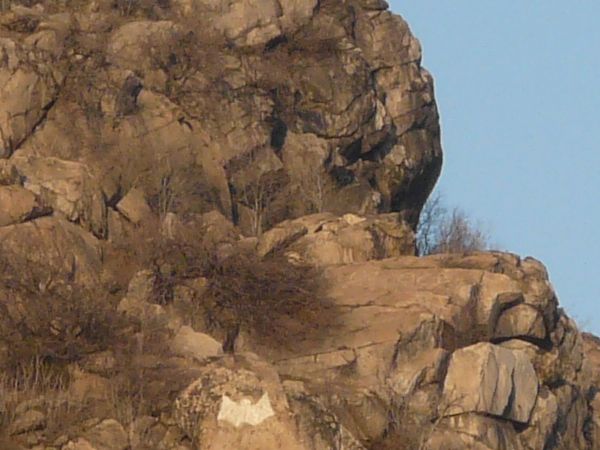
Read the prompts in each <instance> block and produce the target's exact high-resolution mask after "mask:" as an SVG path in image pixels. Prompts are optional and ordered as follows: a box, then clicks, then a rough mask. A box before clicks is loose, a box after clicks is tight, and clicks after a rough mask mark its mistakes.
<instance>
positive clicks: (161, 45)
mask: <svg viewBox="0 0 600 450" xmlns="http://www.w3.org/2000/svg"><path fill="white" fill-rule="evenodd" d="M117 3H118V2H117ZM117 3H115V4H117ZM130 3H131V5H138V3H136V2H130ZM140 4H141V2H140ZM161 5H162V6H161ZM138 6H139V5H138ZM386 7H387V6H386V4H385V2H365V1H358V0H356V1H349V2H338V1H320V2H317V1H316V0H314V1H292V0H290V1H283V2H279V1H272V0H266V1H262V0H260V1H257V0H244V1H237V2H219V1H198V0H194V1H190V0H181V1H173V2H162V3H161V2H158V4H157V5H154V7H153V8H150V9H148V8H146V9H144V8H141V9H135V10H131V9H126V10H125V11H123V9H122V8H121V9H119V8H116V7H115V6H114V5H112V4H111V3H110V2H103V1H101V2H93V3H90V4H89V5H83V6H82V7H79V8H77V9H76V10H74V11H67V12H68V13H69V14H53V13H54V12H56V11H54V10H53V9H51V8H50V7H48V8H44V7H39V6H38V7H36V8H32V9H27V8H22V7H21V8H17V9H15V10H14V11H11V12H10V13H7V14H10V17H8V16H7V17H6V19H5V20H4V28H3V29H5V31H6V33H5V34H4V35H3V37H2V40H1V42H0V48H1V49H2V53H1V54H2V55H4V58H2V59H1V60H0V61H1V64H2V65H1V66H0V80H4V82H3V83H2V85H3V88H2V90H1V91H0V99H2V101H0V156H2V157H5V158H7V157H10V156H11V155H18V156H19V158H20V160H21V161H35V164H36V165H38V166H40V167H41V165H44V164H45V165H46V166H48V167H41V168H40V170H41V171H42V172H44V174H45V173H52V171H56V170H62V172H61V173H64V174H65V176H67V175H68V176H69V177H70V178H69V179H71V180H75V178H73V176H75V174H74V171H75V170H79V171H81V170H82V169H85V174H84V173H80V174H77V177H80V178H81V177H87V178H88V179H89V180H90V181H86V182H85V183H84V184H85V186H84V185H80V186H79V187H75V186H73V187H70V188H69V189H71V190H74V189H79V194H77V195H79V197H81V194H83V189H85V190H86V191H89V190H92V189H96V186H95V183H97V181H96V180H101V181H100V186H99V187H100V188H101V191H102V192H103V194H104V197H105V199H106V200H107V201H108V203H109V204H110V205H111V206H114V205H115V204H116V202H118V201H119V200H120V198H121V197H123V196H124V195H125V194H126V193H127V192H128V191H129V190H130V189H131V188H132V187H136V188H138V189H139V190H140V191H142V192H143V193H144V195H145V196H146V197H147V198H148V199H149V201H150V202H151V203H152V202H154V203H156V202H157V197H158V196H159V195H160V192H161V186H162V188H163V189H164V188H165V186H164V185H162V184H161V183H164V182H166V180H167V179H168V180H169V183H170V185H169V186H168V187H169V189H170V192H172V195H173V197H174V201H172V202H171V204H170V205H169V209H170V210H171V211H172V212H176V213H185V214H188V213H197V212H206V211H209V210H211V209H214V208H217V209H219V210H220V211H221V213H223V214H224V215H225V216H226V217H229V218H230V219H232V220H233V221H234V222H235V223H236V224H240V225H241V226H242V230H243V231H245V232H246V233H248V234H256V233H257V232H259V231H263V230H265V229H267V228H270V227H271V226H273V225H274V224H276V223H277V222H280V221H282V220H284V219H288V218H294V217H299V216H301V215H304V214H307V213H318V212H323V211H329V212H333V213H336V214H343V213H359V214H373V213H389V212H397V213H400V214H401V217H402V218H403V219H404V220H405V221H406V222H407V224H408V225H409V226H411V227H414V226H415V224H416V221H417V217H418V213H419V211H420V209H421V207H422V204H423V202H424V201H425V199H426V197H427V195H428V193H429V191H430V190H431V188H432V186H433V184H434V183H435V181H436V179H437V177H438V174H439V171H440V167H441V159H442V152H441V147H440V133H439V124H438V114H437V109H436V104H435V99H434V94H433V81H432V78H431V77H430V75H429V74H428V73H427V72H426V71H425V70H424V69H423V68H422V67H421V64H420V59H421V50H420V46H419V43H418V41H417V40H416V39H415V38H414V37H413V36H412V34H411V32H410V30H409V28H408V26H407V24H406V23H405V22H404V21H403V20H402V19H401V18H400V17H399V16H396V15H393V14H392V13H391V12H389V11H387V10H386ZM115 8H116V9H115ZM131 8H133V6H131ZM54 9H56V8H54ZM126 13H128V15H127V14H126ZM124 15H125V17H123V16H124ZM22 23H27V26H28V27H29V28H25V29H23V27H24V25H23V24H22ZM19 24H21V25H19ZM33 157H35V160H33V159H31V158H33ZM75 163H77V164H79V165H78V166H75V165H74V164H75ZM27 164H28V165H23V164H22V168H23V171H24V173H25V174H28V173H29V172H30V167H31V164H33V163H31V162H30V163H27ZM67 168H68V170H70V171H71V172H72V173H73V176H71V174H70V173H69V174H68V173H67V172H65V170H66V169H67ZM42 172H40V174H42ZM44 176H45V175H44ZM61 176H62V175H61ZM32 180H33V181H32V183H35V186H38V185H39V183H40V181H41V182H43V179H42V180H40V179H39V177H33V178H32ZM92 180H94V181H92ZM46 184H48V182H46ZM134 185H135V186H134ZM32 186H33V184H32ZM46 187H48V189H49V191H50V192H54V193H56V196H57V197H56V199H55V200H54V202H56V201H61V202H62V203H61V206H59V208H58V209H59V210H64V209H69V211H67V216H69V217H70V218H75V217H79V216H80V215H81V213H82V211H81V208H84V207H85V208H92V210H90V212H89V213H88V215H91V217H90V218H89V219H88V218H87V217H86V220H89V222H90V227H91V228H92V229H93V230H94V233H95V234H96V235H99V236H101V237H102V236H106V235H108V234H109V233H110V231H109V230H106V227H107V223H106V220H107V219H106V215H107V213H106V212H103V211H102V209H101V205H95V204H94V203H95V202H97V200H96V199H95V198H94V199H92V200H90V203H89V205H86V206H81V205H80V204H76V203H77V202H78V201H79V199H78V198H75V197H74V195H75V194H72V195H71V194H68V195H66V194H67V193H66V192H65V191H64V189H66V187H67V186H65V188H60V187H58V186H56V183H54V185H53V186H46ZM57 189H59V191H57ZM60 189H62V191H61V190H60ZM90 193H91V191H90ZM69 195H70V197H69ZM86 195H87V194H86ZM91 195H94V196H95V195H96V194H95V193H91ZM65 202H70V203H71V204H66V203H65ZM257 209H259V210H260V211H258V212H257ZM257 213H259V214H260V216H261V217H260V222H261V223H260V224H257V223H253V218H254V216H255V215H256V214H257ZM74 220H75V219H74Z"/></svg>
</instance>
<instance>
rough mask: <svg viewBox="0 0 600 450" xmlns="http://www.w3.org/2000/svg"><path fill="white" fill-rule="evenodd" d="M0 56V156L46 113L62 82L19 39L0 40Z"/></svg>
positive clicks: (9, 152)
mask: <svg viewBox="0 0 600 450" xmlns="http://www.w3.org/2000/svg"><path fill="white" fill-rule="evenodd" d="M0 55H3V57H2V58H0V86H2V87H1V88H0V158H6V157H8V156H10V155H11V154H12V153H13V152H14V151H15V150H16V149H17V148H19V146H20V145H22V143H23V142H24V141H25V140H26V139H27V138H28V137H29V136H30V135H31V133H32V132H33V130H34V128H35V127H36V125H37V124H38V123H39V122H40V121H41V120H42V119H43V118H44V116H45V115H46V114H47V108H48V106H49V105H51V104H52V103H53V102H54V100H55V98H56V95H57V93H58V84H59V82H57V80H56V79H55V77H54V75H55V74H53V73H52V70H51V69H50V67H49V65H47V64H44V61H40V60H36V59H35V58H31V55H29V54H28V53H27V51H26V50H25V49H23V48H22V46H21V45H20V44H19V43H18V42H15V41H13V40H11V39H8V38H2V39H0ZM56 75H58V73H56Z"/></svg>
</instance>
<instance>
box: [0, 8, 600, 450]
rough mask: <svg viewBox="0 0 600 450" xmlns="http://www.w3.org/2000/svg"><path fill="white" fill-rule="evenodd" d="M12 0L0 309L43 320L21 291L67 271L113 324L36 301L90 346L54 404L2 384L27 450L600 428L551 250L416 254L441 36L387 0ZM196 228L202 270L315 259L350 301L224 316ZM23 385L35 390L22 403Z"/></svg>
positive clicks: (5, 48)
mask: <svg viewBox="0 0 600 450" xmlns="http://www.w3.org/2000/svg"><path fill="white" fill-rule="evenodd" d="M7 3H11V5H10V7H6V4H7ZM17 3H19V2H16V1H13V2H3V4H2V7H1V10H0V158H2V159H1V160H0V252H2V256H3V257H4V258H5V261H4V263H6V273H4V274H3V275H4V278H3V281H6V282H5V283H4V282H3V284H2V286H0V294H1V300H2V302H0V303H2V305H1V306H2V308H3V311H6V318H8V319H11V320H12V321H13V322H15V323H17V325H18V326H19V327H21V328H23V330H22V331H23V335H24V336H26V335H27V330H26V329H25V328H26V327H24V325H23V324H26V323H27V319H28V318H29V317H28V311H27V310H26V307H25V305H29V303H33V302H29V303H27V302H24V301H23V299H24V298H26V297H24V295H25V294H27V293H32V294H35V295H32V297H31V298H33V299H36V298H42V297H41V296H43V294H44V293H45V292H49V291H48V289H51V288H53V287H55V286H59V285H60V286H61V287H64V288H65V289H66V291H65V292H67V291H68V292H69V293H70V296H69V299H71V301H77V299H79V293H83V290H81V291H79V290H78V289H79V288H80V287H85V288H86V289H90V290H91V292H92V297H93V298H94V299H96V297H97V298H99V299H101V301H102V302H103V304H102V305H101V306H102V308H105V307H106V310H107V311H109V312H110V313H111V314H114V317H113V316H111V317H110V319H111V320H108V323H99V322H101V320H104V319H105V317H104V316H101V315H100V314H98V315H93V316H92V318H91V319H90V320H88V321H87V322H86V323H85V324H84V325H85V327H82V326H80V324H79V323H77V324H66V325H68V326H63V325H64V324H62V323H59V324H58V325H61V326H60V327H57V326H55V325H56V324H54V325H53V321H52V320H46V319H48V318H47V317H39V314H38V315H37V316H35V318H36V320H37V319H40V320H39V322H40V328H39V330H38V329H36V332H38V331H39V333H40V334H42V335H47V336H49V337H48V339H51V340H52V343H54V344H56V343H58V344H68V342H62V341H65V340H67V339H73V342H78V341H77V338H79V337H81V336H84V337H86V339H88V340H89V343H88V344H89V351H88V350H87V349H86V351H87V353H86V354H84V355H80V354H78V353H77V351H74V352H71V351H68V352H66V353H64V354H61V355H56V354H52V353H49V352H47V351H46V352H45V353H44V352H42V353H41V354H40V355H38V356H39V358H40V359H39V361H38V363H40V362H43V363H47V362H52V361H54V360H55V359H56V358H59V359H60V358H63V359H61V360H60V361H59V362H58V363H56V361H54V363H56V365H57V367H59V368H60V370H59V375H60V374H62V373H63V372H61V370H62V371H65V367H68V371H69V374H70V378H69V380H68V382H67V381H64V380H62V378H60V379H59V381H60V382H56V383H54V384H52V383H50V384H51V388H49V392H48V398H43V397H42V396H40V395H38V392H37V391H36V389H37V385H36V386H34V387H29V388H28V389H25V388H22V386H24V385H22V384H21V385H19V384H16V385H15V384H13V385H5V384H2V389H4V390H3V391H2V394H3V395H2V399H0V415H2V418H1V419H2V420H0V436H1V435H2V434H3V433H4V432H5V431H6V430H9V429H10V425H11V424H8V423H6V424H5V419H6V420H7V421H10V420H12V421H13V423H12V427H13V431H14V430H17V429H18V430H19V431H18V432H17V433H16V434H15V436H17V437H18V443H16V444H14V446H16V447H15V448H31V449H41V448H45V449H53V450H58V449H61V450H63V449H70V450H76V449H78V450H109V449H110V450H113V449H114V450H125V449H128V448H131V449H132V450H148V449H160V450H190V449H191V448H195V447H197V446H201V448H212V449H219V450H221V449H224V450H225V449H232V450H233V449H236V450H238V449H239V450H244V449H248V450H250V449H256V448H261V449H272V448H275V449H276V448H285V449H292V450H293V449H307V450H308V449H311V450H325V449H333V448H335V449H346V450H348V449H351V450H364V449H372V448H373V449H374V448H376V445H377V443H380V442H382V441H385V440H386V439H391V438H393V436H394V435H395V434H397V435H399V436H402V439H404V440H403V441H401V444H402V445H405V446H406V445H408V444H407V442H411V443H412V442H415V443H416V444H415V448H419V449H420V450H422V449H423V448H428V449H431V450H442V449H444V450H448V449H464V448H470V449H482V450H483V449H487V450H491V449H502V450H520V449H528V450H540V449H544V450H555V449H560V448H568V449H573V450H594V449H597V448H600V400H599V395H598V391H599V390H600V376H598V373H600V344H599V341H598V340H597V338H594V337H592V336H589V335H584V334H582V333H580V331H579V330H578V328H577V326H576V324H575V323H574V322H573V320H571V319H570V318H569V317H568V316H567V315H566V313H565V312H564V311H562V310H561V309H559V308H558V300H557V298H556V295H555V293H554V290H553V289H552V286H551V284H550V282H549V280H548V274H547V272H546V269H545V268H544V266H543V265H542V264H541V263H540V262H538V261H536V260H534V259H532V258H525V259H520V258H519V257H517V256H515V255H511V254H506V253H497V252H489V253H474V254H464V255H463V254H453V255H436V256H429V257H424V258H417V257H414V256H409V255H413V254H414V228H415V226H416V224H417V220H418V215H419V212H420V210H421V208H422V205H423V203H424V201H425V199H426V198H427V196H428V195H429V192H430V191H431V189H432V187H433V185H434V183H435V181H436V179H437V177H438V175H439V172H440V168H441V160H442V152H441V147H440V131H439V124H438V113H437V107H436V104H435V99H434V94H433V81H432V78H431V76H430V75H429V73H427V71H426V70H424V69H423V68H422V66H421V49H420V45H419V43H418V41H417V40H416V39H415V38H414V37H413V36H412V34H411V32H410V30H409V28H408V25H407V24H406V23H405V22H404V20H403V19H402V18H400V17H399V16H396V15H393V14H392V13H390V12H389V11H388V10H387V8H388V6H387V4H386V2H385V1H383V0H347V1H343V2H340V1H335V0H321V1H317V0H304V1H301V0H239V1H218V0H172V1H170V2H169V1H162V0H161V1H157V2H146V1H121V0H116V1H114V2H113V1H110V2H109V1H105V0H98V1H89V2H88V1H82V2H66V3H65V2H50V1H48V0H42V1H39V2H33V3H35V5H33V6H32V7H26V6H22V5H19V4H17ZM29 3H32V2H29ZM42 215H49V217H41V216H42ZM155 225H156V228H157V230H153V227H154V226H155ZM153 231H156V233H155V234H154V235H153V234H152V233H153ZM243 235H246V237H244V236H243ZM199 246H202V247H203V248H210V249H211V250H212V251H214V252H213V254H210V255H208V254H204V253H202V254H201V258H206V260H202V261H200V262H199V263H197V265H198V266H202V265H203V264H209V263H210V264H213V265H214V266H215V267H217V268H218V267H219V262H222V261H224V260H226V259H227V258H231V257H233V258H235V256H236V255H235V252H236V251H240V252H241V251H244V252H252V251H256V252H257V253H258V255H259V256H260V257H261V258H264V259H268V258H270V257H271V256H272V255H274V254H277V253H282V254H284V255H285V256H286V257H287V259H288V261H290V262H291V263H292V264H300V263H307V262H308V263H311V264H315V265H317V266H319V269H318V271H319V273H321V274H322V275H323V284H324V291H325V292H324V293H322V295H323V296H324V297H327V298H328V300H330V301H331V304H329V303H327V302H325V303H327V308H328V310H327V311H323V313H324V314H325V313H330V312H331V311H333V312H334V313H335V314H334V316H335V318H336V320H335V321H334V322H333V323H331V326H328V327H324V329H320V330H318V331H319V332H318V333H312V332H311V330H312V328H314V327H313V325H314V324H312V323H310V324H300V325H301V326H295V327H290V329H289V330H286V333H284V335H283V336H279V338H281V339H280V340H281V341H285V345H274V344H273V343H272V342H268V341H265V340H264V339H262V340H261V339H260V336H258V335H257V334H256V333H253V330H251V329H245V328H244V327H245V326H242V325H240V327H239V329H234V330H224V329H220V328H219V327H220V325H219V323H218V321H216V319H215V317H214V316H215V315H217V313H218V312H215V311H210V308H211V307H213V308H214V303H215V302H214V299H212V298H210V286H211V285H210V283H211V280H210V279H208V278H203V277H205V276H207V275H206V274H204V273H200V272H202V271H201V270H200V269H201V268H199V267H193V268H192V269H193V270H191V269H190V267H184V268H185V269H186V270H187V269H190V270H189V272H188V273H186V274H185V275H186V276H187V277H188V278H189V279H186V280H181V279H179V278H178V277H181V276H182V275H181V273H178V270H180V271H181V266H186V264H191V263H190V260H189V259H188V256H189V253H186V252H187V251H189V249H190V248H197V247H199ZM165 248H166V249H167V250H168V251H167V250H165ZM158 251H163V252H165V253H168V252H172V253H174V254H175V256H176V257H177V258H174V259H172V260H171V261H164V260H163V259H165V260H167V259H169V258H168V257H167V256H173V255H162V254H161V255H159V256H158V257H157V256H156V255H155V254H154V252H158ZM177 252H180V253H177ZM163 257H164V258H163ZM213 259H214V261H213ZM173 260H174V261H175V262H173ZM132 261H133V262H132ZM255 261H259V260H258V259H256V260H255ZM263 262H264V261H263ZM139 266H143V267H139ZM108 268H110V270H108ZM9 269H11V273H10V276H8V275H9V274H8V271H9ZM140 269H146V270H140ZM116 272H118V276H117V275H116V274H115V273H116ZM184 272H185V271H184ZM131 274H135V275H134V276H133V277H132V278H131ZM15 276H16V277H17V278H15ZM11 277H12V278H11ZM5 278H6V280H5ZM130 278H131V279H130ZM15 279H18V280H25V281H27V280H31V283H30V285H27V286H25V287H23V286H21V287H22V288H23V289H22V292H21V291H20V292H13V290H11V285H10V281H11V280H12V281H14V280H15ZM193 280H196V282H197V284H199V286H197V287H193V286H192V284H193V283H192V281H193ZM127 281H129V286H128V287H127V288H126V286H127ZM22 284H23V283H22ZM92 288H93V289H97V291H93V289H92ZM261 288H262V289H268V288H269V286H266V285H265V286H261ZM105 291H107V292H108V294H109V295H105V294H107V292H105ZM125 291H126V292H125ZM263 292H264V291H263ZM95 294H98V295H97V296H96V295H95ZM86 295H87V294H86ZM316 295H317V294H315V296H316ZM318 295H319V296H320V295H321V293H319V294H318ZM105 298H106V299H105ZM234 300H235V299H234ZM277 300H279V301H281V302H285V301H286V300H287V298H286V297H285V295H284V296H282V298H281V299H277ZM71 306H73V305H69V304H68V303H65V304H64V306H62V304H61V308H64V309H65V311H66V312H69V311H70V307H71ZM186 308H187V309H186ZM73 309H74V310H75V311H77V308H73ZM242 310H243V308H242V309H240V311H242ZM209 313H210V314H209ZM203 314H204V315H203ZM30 315H31V316H33V314H30ZM65 316H67V317H68V314H66V315H65ZM205 316H206V317H205ZM113 318H114V321H113V320H112V319H113ZM17 319H18V320H17ZM42 319H43V320H42ZM233 319H236V318H232V320H233ZM238 319H239V318H238ZM76 320H78V319H76ZM286 320H287V318H286ZM286 320H284V319H282V321H283V322H285V323H287V322H286ZM46 322H48V323H46ZM113 322H114V324H113ZM240 322H242V323H243V321H240ZM0 323H4V322H1V321H0ZM7 323H8V322H7ZM22 325H23V326H22ZM113 325H115V326H116V327H117V330H112V328H111V327H112V326H113ZM117 325H118V326H117ZM278 325H279V324H278ZM303 325H306V327H304V326H303ZM43 327H45V328H43ZM42 328H43V329H42ZM84 328H85V329H84ZM234 328H235V327H234ZM65 330H67V331H68V333H67V334H65V333H64V331H65ZM0 331H1V332H2V333H5V331H6V330H0ZM16 331H19V330H16ZM44 333H46V334H44ZM61 333H62V334H61ZM17 334H18V333H17ZM211 334H213V335H214V336H211ZM19 336H20V334H19ZM5 337H7V336H5V335H4V334H2V335H1V336H0V338H2V339H0V344H1V345H0V362H2V363H4V354H5V353H6V354H8V353H9V352H8V350H9V349H8V348H7V346H6V345H5V344H4V338H5ZM8 337H10V336H8ZM30 337H31V336H30ZM109 337H110V339H109ZM236 339H237V341H236ZM30 340H32V342H34V344H35V345H37V344H38V343H39V340H38V341H36V340H35V339H30ZM22 341H23V342H17V344H18V345H21V344H22V345H24V346H25V347H26V346H27V345H29V344H30V343H29V341H28V339H25V338H24V339H22ZM7 342H16V341H15V340H14V339H13V340H12V341H8V340H7ZM86 342H87V341H86ZM221 342H225V347H226V348H227V350H228V351H234V354H227V353H225V354H223V350H222V348H223V345H222V344H221ZM107 343H108V344H107ZM15 345H16V344H15ZM32 345H33V344H32ZM240 349H243V350H244V351H247V350H249V351H251V352H254V353H256V354H258V355H260V357H258V356H256V355H254V353H252V354H251V353H243V354H240V352H241V350H240ZM10 350H12V349H10ZM69 350H72V349H69ZM75 350H79V349H75ZM236 351H237V352H238V353H237V354H236V353H235V352H236ZM28 355H29V354H28ZM65 355H67V356H65ZM71 355H74V356H71ZM53 358H54V359H53ZM35 370H39V367H38V368H37V369H35ZM35 370H34V372H35ZM32 373H33V372H32ZM3 375H4V374H3ZM7 375H8V371H7ZM33 379H35V380H40V379H44V380H45V378H35V377H34V378H33ZM49 379H51V380H54V378H52V377H50V378H49ZM65 383H68V384H69V386H68V387H67V386H66V385H65ZM11 386H12V388H13V391H11V392H7V393H6V395H5V390H7V389H9V388H11ZM15 386H16V387H15ZM9 394H10V395H9ZM15 395H16V396H17V397H18V396H19V395H30V396H34V397H35V396H38V397H37V398H33V399H32V398H30V399H28V400H27V401H25V402H21V403H19V407H20V409H19V408H14V409H15V412H16V413H17V415H14V417H13V415H11V414H4V413H5V412H6V411H5V408H10V407H11V406H14V405H13V404H12V403H11V401H13V400H12V397H11V396H15ZM108 397H110V398H108ZM69 402H71V403H69ZM13 403H14V402H13ZM23 405H25V406H23ZM44 408H45V409H44ZM17 409H19V410H18V411H17ZM62 413H64V416H60V414H62ZM79 414H81V415H82V416H85V417H86V419H81V420H80V418H78V417H77V416H78V415H79ZM90 415H91V417H90ZM56 417H60V419H63V418H64V419H65V421H66V422H68V425H69V426H66V425H65V426H64V427H63V428H64V429H60V433H59V434H57V433H56V429H54V430H53V429H52V427H54V428H57V427H56V423H54V422H56V420H57V419H56ZM19 420H21V422H19ZM61 426H62V424H61ZM58 428H60V427H58ZM53 432H54V434H57V435H56V436H54V435H53V434H52V433H53ZM411 433H412V435H409V434H411ZM4 434H7V433H4ZM1 439H4V438H1ZM408 439H410V440H408ZM3 445H4V446H6V447H7V448H10V446H13V444H12V443H10V442H7V443H6V445H5V443H4V441H2V443H1V444H0V446H3ZM392 448H398V444H396V446H395V447H394V446H392Z"/></svg>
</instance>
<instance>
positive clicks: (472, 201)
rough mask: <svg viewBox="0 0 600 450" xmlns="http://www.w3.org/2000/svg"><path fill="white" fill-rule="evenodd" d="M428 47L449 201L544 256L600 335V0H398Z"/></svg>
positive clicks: (583, 322) (585, 322)
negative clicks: (440, 123)
mask: <svg viewBox="0 0 600 450" xmlns="http://www.w3.org/2000/svg"><path fill="white" fill-rule="evenodd" d="M390 7H391V9H392V10H393V11H394V12H396V13H398V14H400V15H401V16H403V17H404V18H405V19H406V20H407V21H408V23H409V24H410V26H411V29H412V31H413V33H414V34H415V35H416V36H417V37H418V38H419V40H420V41H421V44H422V47H423V54H424V59H423V64H424V66H425V67H427V69H429V71H430V72H431V73H432V74H433V76H434V78H435V82H436V97H437V101H438V106H439V109H440V114H441V120H442V133H443V138H442V139H443V145H444V157H445V161H444V168H443V171H442V176H441V178H440V181H439V183H438V188H439V189H440V190H441V192H442V194H443V196H444V198H445V200H446V202H447V203H448V204H449V205H450V206H460V207H461V208H463V209H464V210H465V211H466V212H467V213H468V214H469V215H471V216H473V217H475V218H477V219H480V220H482V221H483V222H484V223H485V224H487V226H488V227H489V230H490V234H491V236H492V240H493V241H494V242H496V243H498V245H499V246H500V247H501V248H502V249H505V250H508V251H512V252H515V253H518V254H520V255H522V256H526V255H531V256H534V257H536V258H538V259H540V260H542V261H543V262H544V263H545V264H546V266H547V267H548V270H549V271H550V277H551V280H552V282H553V284H554V286H555V288H556V290H557V293H558V295H559V299H560V303H561V305H562V306H563V307H564V308H565V309H566V310H567V312H568V313H569V314H570V315H571V316H572V317H574V318H575V319H576V320H577V322H578V323H579V325H580V326H582V327H583V328H584V329H586V330H587V331H592V332H594V333H596V334H600V270H599V267H600V262H599V259H600V207H599V206H600V205H599V199H598V195H599V194H600V123H599V121H600V120H599V119H600V26H598V18H599V17H600V2H597V1H591V0H590V1H583V0H574V1H571V2H565V1H564V0H560V1H559V0H527V1H523V0H519V1H517V0H512V1H507V2H503V1H498V0H452V1H444V0H435V1H434V0H403V1H401V0H391V2H390Z"/></svg>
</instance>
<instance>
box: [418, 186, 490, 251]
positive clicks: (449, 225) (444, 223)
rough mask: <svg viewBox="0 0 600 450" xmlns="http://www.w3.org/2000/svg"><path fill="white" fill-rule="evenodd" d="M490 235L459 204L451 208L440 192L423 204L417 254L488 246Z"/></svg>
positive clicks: (468, 249)
mask: <svg viewBox="0 0 600 450" xmlns="http://www.w3.org/2000/svg"><path fill="white" fill-rule="evenodd" d="M489 247H490V242H489V236H488V234H487V233H486V232H485V231H484V230H483V228H482V226H481V224H480V223H477V222H473V220H472V219H471V218H469V216H468V215H467V214H466V213H465V212H464V211H463V210H462V209H460V208H454V209H452V211H451V212H449V211H448V209H447V208H446V207H445V206H444V205H443V202H442V197H441V195H440V194H434V195H432V196H431V197H430V198H429V200H427V203H426V204H425V206H424V207H423V211H422V212H421V217H420V219H419V225H418V227H417V249H418V252H419V255H431V254H435V253H464V252H474V251H482V250H487V249H489Z"/></svg>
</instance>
